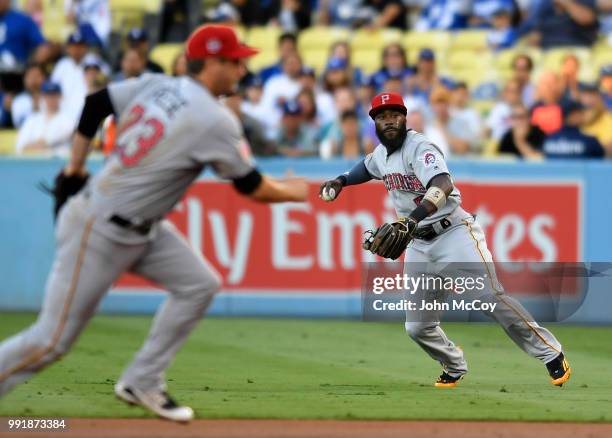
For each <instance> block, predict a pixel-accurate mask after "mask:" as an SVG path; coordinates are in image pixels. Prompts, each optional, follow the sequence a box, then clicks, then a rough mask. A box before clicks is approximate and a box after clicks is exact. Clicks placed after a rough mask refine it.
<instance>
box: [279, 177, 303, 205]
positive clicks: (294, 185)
mask: <svg viewBox="0 0 612 438" xmlns="http://www.w3.org/2000/svg"><path fill="white" fill-rule="evenodd" d="M283 183H284V184H285V185H286V187H287V190H288V191H289V192H290V193H291V195H293V198H294V199H293V201H295V202H303V201H306V199H308V183H307V182H306V180H305V179H304V178H287V179H284V180H283Z"/></svg>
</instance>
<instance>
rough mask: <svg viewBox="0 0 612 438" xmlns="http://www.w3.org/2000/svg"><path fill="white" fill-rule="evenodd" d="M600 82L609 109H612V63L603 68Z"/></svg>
mask: <svg viewBox="0 0 612 438" xmlns="http://www.w3.org/2000/svg"><path fill="white" fill-rule="evenodd" d="M599 83H600V87H599V88H600V90H601V95H602V96H603V98H604V101H605V102H606V106H607V107H608V110H609V111H612V64H608V65H605V66H603V67H602V68H601V71H600V74H599Z"/></svg>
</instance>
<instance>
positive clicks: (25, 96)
mask: <svg viewBox="0 0 612 438" xmlns="http://www.w3.org/2000/svg"><path fill="white" fill-rule="evenodd" d="M46 80H47V73H46V72H45V69H44V67H43V66H42V65H41V64H37V63H31V64H28V66H27V67H26V70H25V72H24V74H23V86H24V90H23V91H22V92H21V93H19V94H18V95H17V96H15V98H14V99H13V103H12V105H11V116H12V117H13V126H14V127H15V128H20V127H21V125H23V123H24V122H25V120H26V118H27V117H28V116H29V115H30V114H32V113H35V112H37V111H40V107H41V102H42V97H41V88H42V85H43V83H44V82H45V81H46Z"/></svg>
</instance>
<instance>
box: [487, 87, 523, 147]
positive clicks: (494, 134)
mask: <svg viewBox="0 0 612 438" xmlns="http://www.w3.org/2000/svg"><path fill="white" fill-rule="evenodd" d="M521 104H522V100H521V86H520V84H519V82H518V80H517V79H510V80H509V81H508V82H506V85H504V89H503V91H502V95H501V100H499V101H498V102H496V103H495V105H494V106H493V108H491V111H489V115H488V116H487V119H486V121H485V127H486V128H485V136H486V137H490V138H493V139H494V140H495V141H499V140H501V138H502V136H503V135H504V134H505V133H506V132H507V131H508V129H510V128H511V126H512V108H513V107H514V106H516V105H521ZM527 119H528V120H527V121H528V122H529V114H527Z"/></svg>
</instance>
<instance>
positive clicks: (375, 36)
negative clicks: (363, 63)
mask: <svg viewBox="0 0 612 438" xmlns="http://www.w3.org/2000/svg"><path fill="white" fill-rule="evenodd" d="M401 39H402V33H401V31H399V30H397V29H382V30H375V31H372V30H369V29H358V30H356V31H355V33H354V34H353V38H351V48H352V49H353V50H379V51H380V50H382V49H383V48H384V47H385V46H386V45H388V44H390V43H398V42H401Z"/></svg>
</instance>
